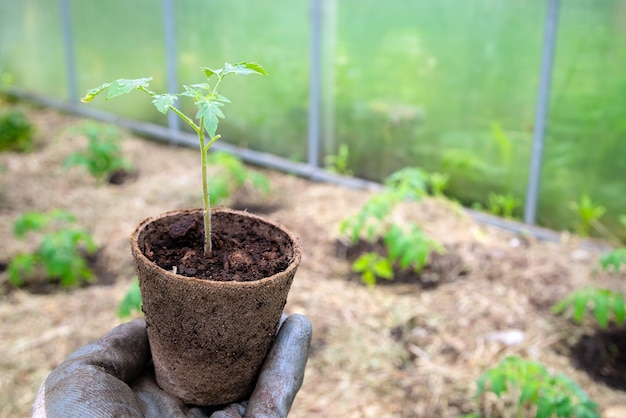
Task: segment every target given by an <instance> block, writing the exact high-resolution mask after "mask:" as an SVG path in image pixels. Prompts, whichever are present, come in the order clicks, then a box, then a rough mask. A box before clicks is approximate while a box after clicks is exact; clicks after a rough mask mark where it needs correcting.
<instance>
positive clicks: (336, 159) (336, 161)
mask: <svg viewBox="0 0 626 418" xmlns="http://www.w3.org/2000/svg"><path fill="white" fill-rule="evenodd" d="M349 154H350V152H349V148H348V145H346V144H341V145H339V150H338V151H337V155H328V156H326V158H324V163H325V165H326V170H328V171H330V172H331V173H336V174H341V175H344V176H352V174H353V172H352V170H350V169H349V168H348V159H349V158H348V157H349Z"/></svg>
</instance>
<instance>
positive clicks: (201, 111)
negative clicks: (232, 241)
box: [82, 62, 267, 254]
mask: <svg viewBox="0 0 626 418" xmlns="http://www.w3.org/2000/svg"><path fill="white" fill-rule="evenodd" d="M202 71H203V72H204V74H205V76H206V81H205V82H204V83H200V84H193V85H191V86H187V85H185V86H183V88H184V91H183V92H181V93H177V94H170V93H164V94H157V93H155V92H153V91H151V90H149V89H148V87H149V85H150V81H151V80H152V77H148V78H139V79H134V80H128V79H118V80H115V81H113V82H110V83H104V84H103V85H101V86H100V87H96V88H94V89H91V90H89V91H88V92H87V95H86V96H85V97H83V98H82V101H83V102H84V103H88V102H90V101H92V100H93V99H94V98H95V97H96V96H97V95H98V94H100V93H101V92H103V91H104V90H108V94H107V97H106V98H107V100H108V99H112V98H114V97H117V96H120V95H123V94H126V93H130V92H131V91H133V90H139V91H141V92H143V93H145V94H147V95H148V96H149V97H150V98H152V104H154V106H155V107H156V108H157V110H158V111H159V112H161V113H163V114H167V112H168V111H170V110H171V111H172V112H174V113H176V114H177V115H178V116H179V117H180V118H181V119H182V120H183V121H184V122H185V123H186V124H187V125H188V126H189V127H191V129H193V130H194V132H195V133H196V134H197V135H198V141H199V143H200V156H201V157H200V160H201V165H202V200H203V204H204V237H205V239H204V253H205V254H209V253H210V252H211V250H212V242H211V201H210V194H209V182H208V177H207V159H208V158H207V154H208V151H209V149H210V148H211V145H213V144H214V143H215V141H217V140H218V139H219V138H220V135H218V134H217V127H218V124H219V119H220V118H224V114H223V113H222V109H221V108H222V107H223V106H224V104H226V103H229V102H230V101H229V100H228V99H227V98H226V97H224V96H222V95H221V94H220V91H219V87H220V85H221V83H222V81H223V80H224V78H225V77H226V76H227V75H229V74H239V75H248V74H259V75H267V73H266V72H265V69H263V67H262V66H261V65H260V64H257V63H254V62H241V63H239V64H235V65H231V64H229V63H226V64H224V67H223V68H219V69H215V70H214V69H211V68H206V67H205V68H202ZM181 96H182V97H189V98H191V99H192V100H193V103H194V105H195V106H196V108H197V113H196V115H195V121H194V119H193V118H192V117H189V116H187V115H185V114H184V113H183V112H182V111H180V110H179V109H178V108H176V107H175V106H174V104H175V103H176V100H178V98H179V97H181Z"/></svg>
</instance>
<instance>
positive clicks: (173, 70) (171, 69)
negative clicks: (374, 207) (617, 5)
mask: <svg viewBox="0 0 626 418" xmlns="http://www.w3.org/2000/svg"><path fill="white" fill-rule="evenodd" d="M163 24H164V27H165V60H166V63H165V64H166V66H165V69H166V72H167V90H168V91H169V92H170V93H171V94H175V93H177V92H178V71H177V70H178V66H177V65H178V64H177V59H176V58H177V57H176V33H175V25H174V2H173V1H172V0H163ZM176 106H177V105H176ZM177 107H178V106H177ZM167 126H168V128H169V129H171V130H173V131H179V130H180V120H179V119H178V116H176V114H175V113H174V112H167Z"/></svg>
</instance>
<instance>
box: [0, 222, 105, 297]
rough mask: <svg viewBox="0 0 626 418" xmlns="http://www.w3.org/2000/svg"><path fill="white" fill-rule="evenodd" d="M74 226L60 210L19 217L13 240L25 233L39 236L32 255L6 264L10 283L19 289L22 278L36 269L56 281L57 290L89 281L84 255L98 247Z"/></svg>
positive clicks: (23, 235)
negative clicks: (39, 233)
mask: <svg viewBox="0 0 626 418" xmlns="http://www.w3.org/2000/svg"><path fill="white" fill-rule="evenodd" d="M75 222H76V219H75V218H74V216H73V215H72V214H70V213H69V212H66V211H62V210H55V211H52V212H49V213H39V212H28V213H25V214H23V215H22V216H20V217H19V218H18V219H17V221H16V222H15V224H14V225H13V230H14V234H15V236H16V237H17V238H19V239H23V238H24V237H25V236H26V234H27V233H29V232H41V233H42V236H41V240H40V243H39V246H38V247H37V249H36V250H35V251H34V252H32V253H23V254H19V255H17V256H16V257H14V258H13V259H12V260H11V261H10V263H9V266H8V273H9V280H10V282H11V283H12V284H13V285H15V286H21V285H22V284H23V283H24V278H26V277H29V276H31V275H32V274H34V273H35V271H36V269H37V268H40V267H42V268H43V269H44V271H45V274H46V277H48V278H49V279H51V280H52V279H58V280H60V283H61V286H73V285H76V284H79V283H80V282H81V281H91V280H92V279H93V272H92V271H91V270H90V269H89V267H88V265H87V260H86V259H85V256H84V254H85V253H87V254H94V253H95V252H96V250H97V249H98V247H97V245H96V243H95V242H94V240H93V238H92V236H91V234H90V233H89V232H88V231H87V230H86V229H83V228H79V227H78V226H76V225H75Z"/></svg>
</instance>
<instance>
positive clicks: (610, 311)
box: [552, 287, 626, 328]
mask: <svg viewBox="0 0 626 418" xmlns="http://www.w3.org/2000/svg"><path fill="white" fill-rule="evenodd" d="M625 306H626V305H625V304H624V297H623V296H622V295H621V294H619V293H616V292H613V291H612V290H609V289H600V288H594V287H585V288H582V289H579V290H576V291H574V292H572V293H571V294H570V295H568V296H567V297H565V298H564V299H563V300H561V301H560V302H559V303H557V304H556V305H555V306H554V307H553V308H552V312H553V313H555V314H560V313H562V312H564V311H566V310H567V309H570V308H571V310H572V319H573V320H574V322H577V323H581V322H582V320H583V318H584V316H585V313H586V312H587V309H590V310H591V311H592V312H593V315H594V318H595V320H596V322H597V323H598V325H599V326H600V328H606V327H608V325H609V320H610V318H611V317H613V319H614V321H615V324H617V325H621V324H623V323H624V319H625V318H626V307H625Z"/></svg>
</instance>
